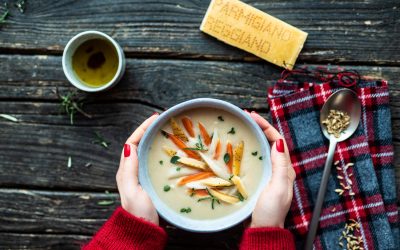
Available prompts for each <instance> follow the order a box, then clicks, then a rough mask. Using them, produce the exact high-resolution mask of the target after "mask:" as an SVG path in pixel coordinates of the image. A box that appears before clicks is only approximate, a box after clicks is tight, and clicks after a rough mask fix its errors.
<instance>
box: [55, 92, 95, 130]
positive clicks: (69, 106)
mask: <svg viewBox="0 0 400 250" xmlns="http://www.w3.org/2000/svg"><path fill="white" fill-rule="evenodd" d="M56 92H57V95H58V97H59V98H60V99H61V108H62V110H63V111H65V113H67V114H68V116H69V119H70V122H71V125H73V124H74V116H75V114H76V113H77V112H79V113H81V114H82V115H84V116H86V117H87V118H92V116H91V115H89V114H88V113H86V112H85V111H83V109H82V106H83V100H78V99H75V95H76V92H69V93H68V94H66V95H61V94H60V93H59V92H58V89H57V91H56Z"/></svg>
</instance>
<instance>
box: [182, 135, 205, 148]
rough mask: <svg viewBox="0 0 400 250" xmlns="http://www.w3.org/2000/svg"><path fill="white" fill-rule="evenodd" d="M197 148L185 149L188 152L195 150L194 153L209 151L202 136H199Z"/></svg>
mask: <svg viewBox="0 0 400 250" xmlns="http://www.w3.org/2000/svg"><path fill="white" fill-rule="evenodd" d="M195 146H196V147H195V148H184V149H187V150H193V151H207V150H208V149H207V148H206V147H205V146H204V144H203V142H202V141H201V137H200V135H199V136H198V142H196V144H195Z"/></svg>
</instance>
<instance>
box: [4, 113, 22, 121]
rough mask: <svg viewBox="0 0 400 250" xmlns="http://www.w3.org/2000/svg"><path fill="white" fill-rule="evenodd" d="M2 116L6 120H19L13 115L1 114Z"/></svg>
mask: <svg viewBox="0 0 400 250" xmlns="http://www.w3.org/2000/svg"><path fill="white" fill-rule="evenodd" d="M0 117H2V118H4V119H6V120H9V121H12V122H18V119H17V118H15V117H14V116H11V115H7V114H0Z"/></svg>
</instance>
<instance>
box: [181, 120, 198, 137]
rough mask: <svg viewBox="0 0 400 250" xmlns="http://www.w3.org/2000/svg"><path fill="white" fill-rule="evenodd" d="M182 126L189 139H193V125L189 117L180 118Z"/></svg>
mask: <svg viewBox="0 0 400 250" xmlns="http://www.w3.org/2000/svg"><path fill="white" fill-rule="evenodd" d="M182 124H183V126H184V127H185V129H186V131H187V132H188V134H189V135H190V137H194V136H195V134H194V129H193V123H192V120H190V118H189V117H187V116H185V117H183V118H182Z"/></svg>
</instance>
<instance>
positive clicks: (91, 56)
mask: <svg viewBox="0 0 400 250" xmlns="http://www.w3.org/2000/svg"><path fill="white" fill-rule="evenodd" d="M62 63H63V70H64V73H65V75H66V77H67V79H68V80H69V82H71V84H73V85H74V86H75V87H77V88H78V89H81V90H83V91H87V92H98V91H103V90H106V89H109V88H111V87H112V86H114V85H115V84H116V83H117V82H118V81H119V80H120V79H121V77H122V75H123V73H124V71H125V56H124V53H123V51H122V48H121V47H120V46H119V45H118V44H117V42H115V40H114V39H112V38H111V37H110V36H108V35H106V34H104V33H102V32H98V31H85V32H82V33H80V34H78V35H76V36H75V37H73V38H72V39H71V40H70V41H69V42H68V44H67V46H66V47H65V50H64V54H63V60H62Z"/></svg>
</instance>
